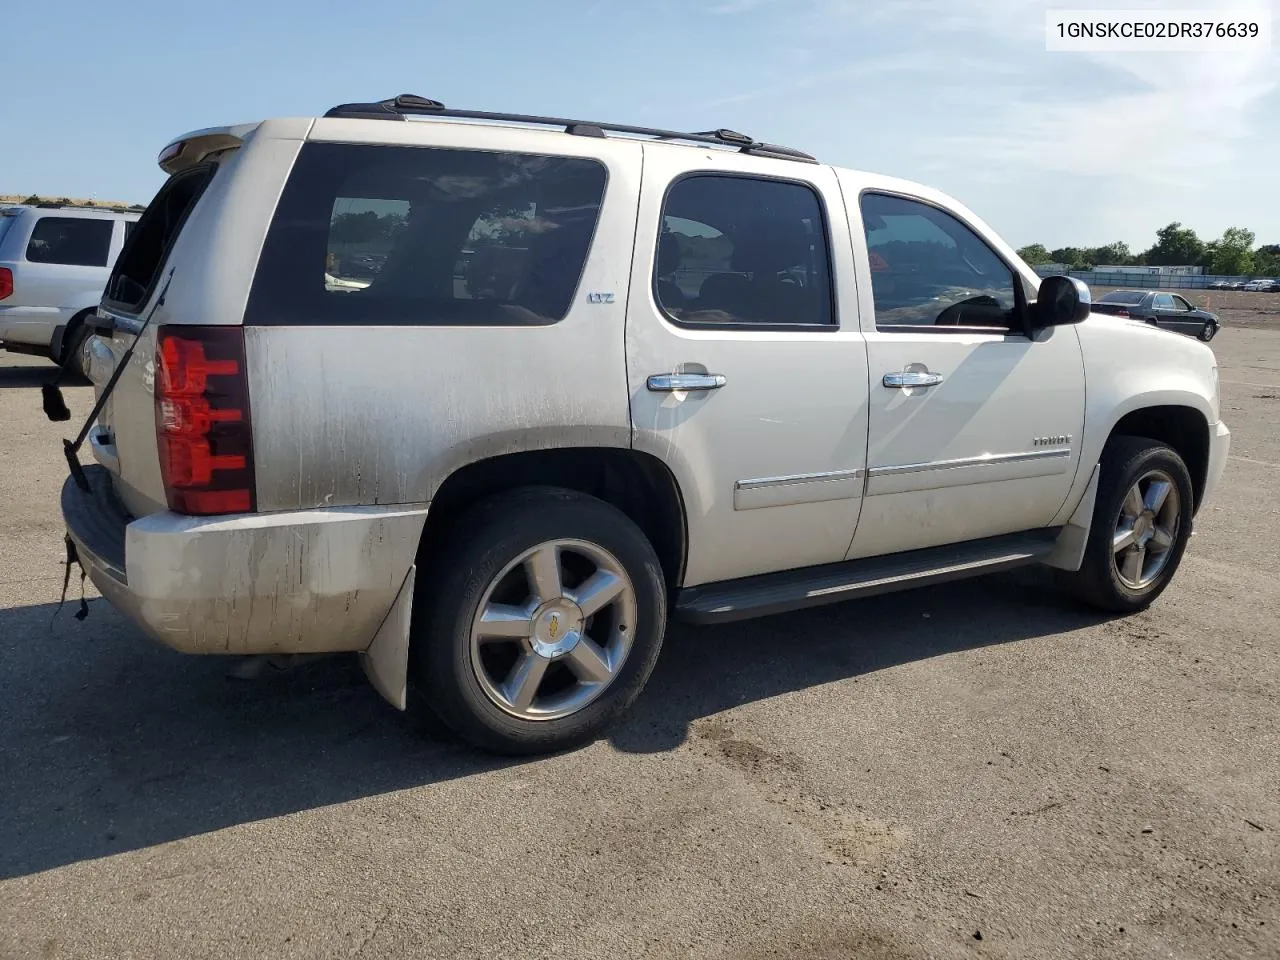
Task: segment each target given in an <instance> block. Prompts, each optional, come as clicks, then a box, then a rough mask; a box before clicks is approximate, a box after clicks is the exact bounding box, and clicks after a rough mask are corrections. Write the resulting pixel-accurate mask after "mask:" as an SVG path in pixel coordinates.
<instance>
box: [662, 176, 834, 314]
mask: <svg viewBox="0 0 1280 960" xmlns="http://www.w3.org/2000/svg"><path fill="white" fill-rule="evenodd" d="M662 214H663V216H662V234H661V236H660V237H659V238H658V251H657V257H656V263H655V266H654V278H653V294H654V299H655V300H657V302H658V305H659V306H660V307H661V308H662V309H663V312H665V313H666V314H667V316H668V317H670V318H671V319H672V320H674V321H675V322H677V323H681V324H695V325H702V324H715V325H723V324H734V325H737V324H741V325H749V326H769V327H777V326H784V327H793V326H822V327H825V326H829V325H831V324H832V322H833V318H834V316H835V311H834V310H833V308H832V297H831V268H830V256H829V254H828V249H827V231H826V222H825V220H824V218H823V215H822V205H821V201H820V200H819V199H818V195H817V194H816V193H814V191H813V190H812V189H811V188H810V187H808V186H805V185H804V184H800V183H791V182H787V181H782V180H761V179H756V178H750V177H734V176H714V175H703V174H698V175H695V176H691V177H686V178H684V179H682V180H678V181H677V182H676V183H675V185H674V186H672V187H671V189H670V191H668V193H667V199H666V203H665V205H664V207H663V211H662Z"/></svg>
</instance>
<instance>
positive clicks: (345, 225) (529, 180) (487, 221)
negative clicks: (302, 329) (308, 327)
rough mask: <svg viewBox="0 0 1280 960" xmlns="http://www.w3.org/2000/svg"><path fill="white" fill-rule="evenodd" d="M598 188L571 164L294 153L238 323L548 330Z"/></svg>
mask: <svg viewBox="0 0 1280 960" xmlns="http://www.w3.org/2000/svg"><path fill="white" fill-rule="evenodd" d="M605 178H606V172H605V168H604V166H603V165H602V164H600V163H599V162H598V161H596V160H587V159H580V158H574V157H549V156H538V155H533V154H518V153H493V152H487V151H480V150H448V149H441V148H435V147H387V146H366V145H360V144H338V143H310V144H307V145H306V146H304V147H303V148H302V151H301V153H300V154H299V157H298V160H297V163H296V164H295V165H294V169H293V173H292V175H291V176H290V178H289V182H288V184H287V185H286V186H285V189H284V193H283V195H282V196H281V198H280V204H279V207H278V208H277V210H276V215H275V219H274V220H273V222H272V225H271V229H270V230H269V232H268V234H267V239H266V243H265V245H264V247H263V252H262V257H261V259H260V261H259V264H258V271H257V275H256V277H255V279H254V285H253V291H252V293H251V294H250V297H249V304H248V309H247V311H246V314H245V322H246V323H256V324H315V323H322V324H450V325H468V324H510V323H532V324H539V323H553V322H555V321H557V320H560V319H562V318H563V317H564V315H565V314H566V313H567V312H568V310H569V305H570V303H571V302H572V300H573V295H574V292H575V290H576V289H577V286H578V282H579V280H580V279H581V277H582V270H583V267H584V265H585V263H586V259H587V254H588V252H589V250H590V247H591V239H592V236H593V234H594V232H595V227H596V220H597V219H598V217H599V213H600V204H601V202H602V200H603V198H604V189H605Z"/></svg>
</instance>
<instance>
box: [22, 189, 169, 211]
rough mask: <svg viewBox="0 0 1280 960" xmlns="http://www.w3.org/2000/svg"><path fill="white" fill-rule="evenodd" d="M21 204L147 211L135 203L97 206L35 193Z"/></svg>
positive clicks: (101, 204) (81, 201)
mask: <svg viewBox="0 0 1280 960" xmlns="http://www.w3.org/2000/svg"><path fill="white" fill-rule="evenodd" d="M22 203H23V205H24V206H28V207H38V206H39V205H40V204H42V203H54V204H57V205H58V206H60V207H87V206H98V207H104V208H106V209H109V210H133V211H136V212H141V211H143V210H145V209H147V208H146V207H144V206H143V205H142V204H140V203H135V204H131V205H125V204H123V203H99V204H95V203H92V201H89V200H72V199H70V198H68V197H57V198H54V197H42V196H40V195H39V194H35V193H33V194H31V195H30V196H29V197H27V198H26V199H25V200H23V201H22Z"/></svg>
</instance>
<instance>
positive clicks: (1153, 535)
mask: <svg viewBox="0 0 1280 960" xmlns="http://www.w3.org/2000/svg"><path fill="white" fill-rule="evenodd" d="M1181 522H1182V503H1181V501H1180V498H1179V497H1178V487H1177V484H1175V483H1174V482H1173V478H1172V477H1170V476H1169V474H1167V473H1165V472H1164V471H1163V470H1150V471H1148V472H1147V473H1144V474H1143V475H1142V476H1141V477H1139V478H1138V481H1137V482H1136V483H1135V484H1134V485H1133V486H1132V487H1130V488H1129V492H1128V493H1127V494H1126V495H1125V498H1124V501H1123V502H1122V503H1121V504H1120V516H1119V517H1118V518H1117V519H1116V528H1115V536H1114V538H1113V540H1112V544H1111V546H1112V562H1113V563H1114V564H1115V568H1116V573H1117V574H1118V575H1119V577H1120V582H1121V583H1123V584H1124V585H1125V586H1126V587H1128V588H1129V589H1130V590H1142V589H1145V588H1146V587H1149V586H1150V585H1151V584H1152V583H1153V582H1155V580H1156V578H1157V577H1159V576H1160V573H1161V572H1162V571H1163V570H1164V568H1165V567H1166V566H1167V565H1168V563H1169V557H1170V555H1171V554H1172V553H1173V545H1174V544H1175V543H1176V542H1177V540H1178V526H1179V524H1180V523H1181Z"/></svg>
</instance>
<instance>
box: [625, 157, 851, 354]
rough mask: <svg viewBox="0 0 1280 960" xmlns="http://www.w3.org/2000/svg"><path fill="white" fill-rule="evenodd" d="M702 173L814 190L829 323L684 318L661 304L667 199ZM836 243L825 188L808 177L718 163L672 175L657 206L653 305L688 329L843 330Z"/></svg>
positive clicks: (651, 285)
mask: <svg viewBox="0 0 1280 960" xmlns="http://www.w3.org/2000/svg"><path fill="white" fill-rule="evenodd" d="M699 177H718V178H721V179H726V178H729V179H734V180H763V181H765V182H767V183H782V184H788V185H790V186H796V187H804V188H805V189H806V190H808V191H809V192H810V193H812V194H813V198H814V199H815V200H816V201H817V202H818V215H819V216H820V217H821V218H822V236H823V239H824V240H825V242H826V245H827V288H828V289H827V296H828V298H829V301H830V303H831V322H830V323H720V322H717V321H714V320H681V319H679V318H677V317H673V316H672V315H671V314H670V313H669V312H667V309H666V307H664V306H663V305H662V301H661V300H660V299H659V298H658V274H657V269H658V245H659V244H660V243H662V225H663V223H664V222H665V221H666V218H667V201H668V200H669V199H670V197H671V191H672V190H674V189H675V188H676V186H677V185H678V184H680V183H683V182H684V181H685V180H694V179H697V178H699ZM834 254H835V244H834V243H833V242H832V236H831V217H830V215H829V213H828V212H827V205H826V199H825V198H824V197H823V195H822V191H821V190H819V189H818V187H817V185H816V184H813V183H811V182H809V181H808V180H801V179H798V178H796V177H778V176H771V175H769V174H763V173H744V172H742V171H739V170H721V169H718V168H715V167H707V168H703V169H698V170H686V171H684V172H683V173H680V174H678V175H677V176H675V177H674V178H672V180H671V182H670V183H668V184H667V188H666V190H664V191H663V193H662V206H661V207H659V209H658V235H657V237H656V238H655V239H654V242H653V250H652V251H651V258H650V260H651V262H650V265H649V296H650V298H651V299H652V301H653V306H654V308H655V309H656V310H657V311H658V314H659V316H661V317H662V319H663V320H665V321H666V322H668V323H670V324H672V325H674V326H677V327H680V328H682V329H685V330H733V331H739V332H740V331H749V330H759V331H764V332H773V333H787V332H799V333H826V334H831V333H839V332H840V330H841V313H840V299H839V297H838V296H837V294H836V262H835V256H834Z"/></svg>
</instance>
